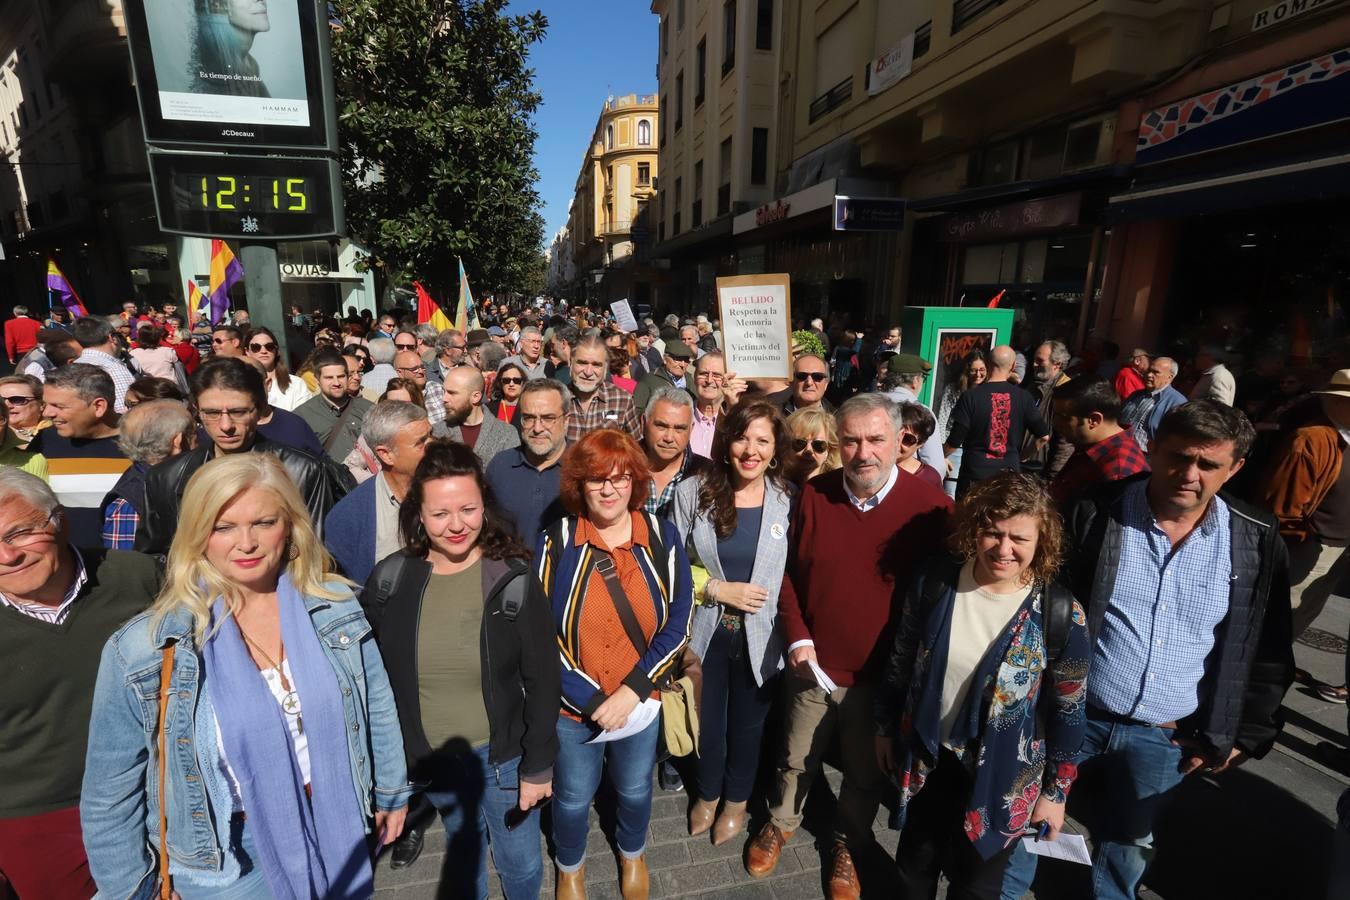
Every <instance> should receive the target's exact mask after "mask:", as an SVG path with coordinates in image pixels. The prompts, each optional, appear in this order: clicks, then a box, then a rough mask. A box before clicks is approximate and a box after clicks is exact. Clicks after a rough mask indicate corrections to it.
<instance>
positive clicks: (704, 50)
mask: <svg viewBox="0 0 1350 900" xmlns="http://www.w3.org/2000/svg"><path fill="white" fill-rule="evenodd" d="M694 59H695V60H696V61H697V62H696V66H695V71H696V72H697V74H698V81H696V82H694V109H698V108H699V107H700V106H702V105H703V84H704V82H706V81H707V80H708V39H707V38H706V37H705V38H703V39H702V40H700V41H699V42H698V47H697V49H695V50H694Z"/></svg>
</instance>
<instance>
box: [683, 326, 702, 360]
mask: <svg viewBox="0 0 1350 900" xmlns="http://www.w3.org/2000/svg"><path fill="white" fill-rule="evenodd" d="M680 340H681V341H682V342H683V343H684V345H685V346H686V347H688V348H689V349H690V350H692V351H693V352H694V361H695V362H697V361H698V358H699V357H700V356H702V355H703V348H702V347H700V346H699V345H698V326H697V325H684V326H681V328H680Z"/></svg>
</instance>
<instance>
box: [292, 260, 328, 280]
mask: <svg viewBox="0 0 1350 900" xmlns="http://www.w3.org/2000/svg"><path fill="white" fill-rule="evenodd" d="M281 277H282V278H291V279H301V278H306V279H308V278H331V277H333V272H332V270H331V269H329V268H328V267H327V266H325V265H323V264H322V263H282V264H281Z"/></svg>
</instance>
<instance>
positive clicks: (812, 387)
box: [768, 353, 834, 416]
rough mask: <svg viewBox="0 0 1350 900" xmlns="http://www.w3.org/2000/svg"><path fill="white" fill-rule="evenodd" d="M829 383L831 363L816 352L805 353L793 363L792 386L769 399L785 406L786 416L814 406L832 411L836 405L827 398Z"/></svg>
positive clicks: (784, 412) (770, 396) (771, 395)
mask: <svg viewBox="0 0 1350 900" xmlns="http://www.w3.org/2000/svg"><path fill="white" fill-rule="evenodd" d="M829 383H830V364H829V363H827V362H826V361H825V360H824V358H823V357H820V356H816V355H815V354H814V353H804V354H802V355H801V356H799V357H797V359H796V361H794V362H793V363H792V386H791V387H789V388H788V389H787V390H785V391H778V392H777V393H775V394H770V395H769V398H768V399H769V402H771V403H777V404H780V405H781V406H782V407H783V415H784V416H790V415H792V414H793V413H794V412H796V411H797V410H799V409H811V408H813V407H816V408H819V409H823V410H825V412H827V413H832V412H834V406H833V405H831V403H830V401H828V400H826V399H825V388H826V387H827V386H828V385H829Z"/></svg>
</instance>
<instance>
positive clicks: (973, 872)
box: [895, 749, 1016, 900]
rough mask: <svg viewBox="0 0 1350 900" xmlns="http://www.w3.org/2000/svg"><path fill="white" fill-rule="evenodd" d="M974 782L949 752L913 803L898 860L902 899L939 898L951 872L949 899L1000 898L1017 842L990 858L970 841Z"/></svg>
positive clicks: (896, 858)
mask: <svg viewBox="0 0 1350 900" xmlns="http://www.w3.org/2000/svg"><path fill="white" fill-rule="evenodd" d="M969 798H970V778H969V776H967V775H966V770H965V769H964V768H963V767H962V765H961V762H960V761H959V760H958V759H957V758H956V756H955V754H953V753H952V752H951V751H950V750H946V749H944V750H943V751H942V754H941V756H940V757H939V758H938V767H937V768H936V769H934V770H933V771H932V772H930V773H929V774H928V780H927V781H926V782H924V786H923V789H922V790H920V791H919V793H918V794H917V795H915V797H914V799H913V800H911V801H910V802H909V810H908V813H907V815H906V818H905V828H904V831H902V832H901V833H900V846H899V847H898V848H897V849H896V852H895V862H896V865H897V866H898V867H899V869H900V896H901V898H902V900H933V898H934V897H936V896H937V889H938V875H939V874H944V873H945V874H946V876H947V880H948V881H949V882H950V884H949V885H948V886H947V898H948V900H998V898H999V894H1000V892H1001V891H1002V888H1003V870H1004V869H1006V868H1007V867H1008V861H1009V860H1010V859H1011V858H1012V853H1013V849H1014V848H1015V847H1016V845H1015V844H1014V845H1013V846H1011V847H1008V848H1007V849H1006V850H1002V851H1000V852H999V853H998V854H996V855H995V856H994V857H993V858H992V859H985V858H984V857H983V856H981V855H980V853H979V851H978V850H976V849H975V845H974V844H972V843H971V842H970V839H969V838H967V837H966V831H965V810H966V803H967V801H968V800H969Z"/></svg>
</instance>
